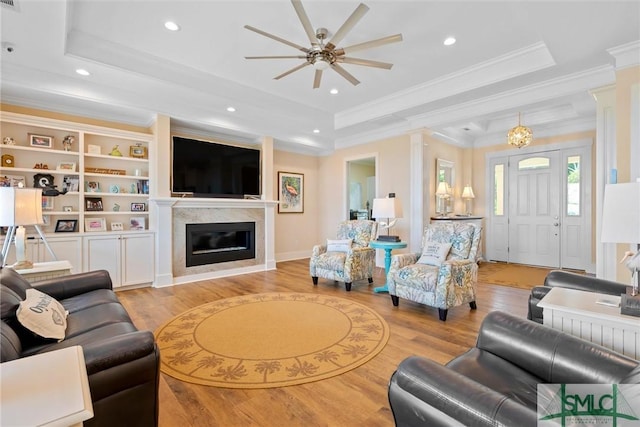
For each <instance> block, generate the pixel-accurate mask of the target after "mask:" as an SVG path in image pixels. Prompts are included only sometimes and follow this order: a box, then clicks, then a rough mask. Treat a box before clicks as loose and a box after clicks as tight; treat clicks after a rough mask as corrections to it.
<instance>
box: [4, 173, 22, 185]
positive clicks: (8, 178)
mask: <svg viewBox="0 0 640 427" xmlns="http://www.w3.org/2000/svg"><path fill="white" fill-rule="evenodd" d="M0 187H26V180H25V177H24V176H23V175H1V176H0Z"/></svg>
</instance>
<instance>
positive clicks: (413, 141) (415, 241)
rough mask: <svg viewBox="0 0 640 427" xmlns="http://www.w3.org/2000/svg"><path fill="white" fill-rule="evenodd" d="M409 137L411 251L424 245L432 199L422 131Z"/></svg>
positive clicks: (415, 250) (417, 249)
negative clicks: (423, 236) (423, 235)
mask: <svg viewBox="0 0 640 427" xmlns="http://www.w3.org/2000/svg"><path fill="white" fill-rule="evenodd" d="M409 138H410V139H409V141H410V147H411V148H410V150H411V164H410V176H411V178H410V180H409V182H410V190H409V191H410V193H411V197H410V206H409V208H410V210H411V212H410V217H409V224H410V234H409V251H410V252H418V251H420V249H421V246H422V230H424V227H425V225H426V224H428V223H429V218H428V214H429V200H430V199H431V198H430V197H429V180H428V172H429V171H428V165H427V162H426V161H425V157H426V156H425V152H426V147H425V142H424V135H423V133H422V131H420V132H415V133H412V134H411V135H410V136H409ZM425 192H426V194H425Z"/></svg>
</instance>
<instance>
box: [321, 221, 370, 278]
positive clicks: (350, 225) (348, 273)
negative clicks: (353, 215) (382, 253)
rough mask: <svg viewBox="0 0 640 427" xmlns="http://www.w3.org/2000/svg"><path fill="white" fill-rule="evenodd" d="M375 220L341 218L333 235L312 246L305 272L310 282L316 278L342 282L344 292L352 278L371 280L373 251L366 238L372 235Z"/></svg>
mask: <svg viewBox="0 0 640 427" xmlns="http://www.w3.org/2000/svg"><path fill="white" fill-rule="evenodd" d="M377 232H378V223H377V222H375V221H368V220H356V221H343V222H341V223H340V224H339V225H338V232H337V238H338V239H339V240H327V244H324V245H316V246H314V247H313V253H312V254H311V261H310V262H309V271H310V273H311V278H312V280H313V284H314V285H317V284H318V277H322V278H324V279H329V280H335V281H340V282H344V286H345V288H346V289H347V291H350V290H351V283H352V282H354V281H356V280H362V279H369V283H373V271H374V268H375V264H376V251H375V249H373V248H370V247H369V241H371V240H373V239H375V238H376V234H377Z"/></svg>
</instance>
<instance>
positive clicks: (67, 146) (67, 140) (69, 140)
mask: <svg viewBox="0 0 640 427" xmlns="http://www.w3.org/2000/svg"><path fill="white" fill-rule="evenodd" d="M75 141H76V137H75V136H73V135H67V136H65V137H64V139H63V140H62V146H63V147H64V151H71V145H73V143H74V142H75Z"/></svg>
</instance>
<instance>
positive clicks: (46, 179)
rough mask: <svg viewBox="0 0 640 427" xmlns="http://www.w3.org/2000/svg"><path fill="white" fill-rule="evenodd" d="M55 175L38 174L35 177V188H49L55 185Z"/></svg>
mask: <svg viewBox="0 0 640 427" xmlns="http://www.w3.org/2000/svg"><path fill="white" fill-rule="evenodd" d="M53 181H54V178H53V175H51V174H50V173H37V174H35V175H33V188H47V187H51V186H52V185H53Z"/></svg>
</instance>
